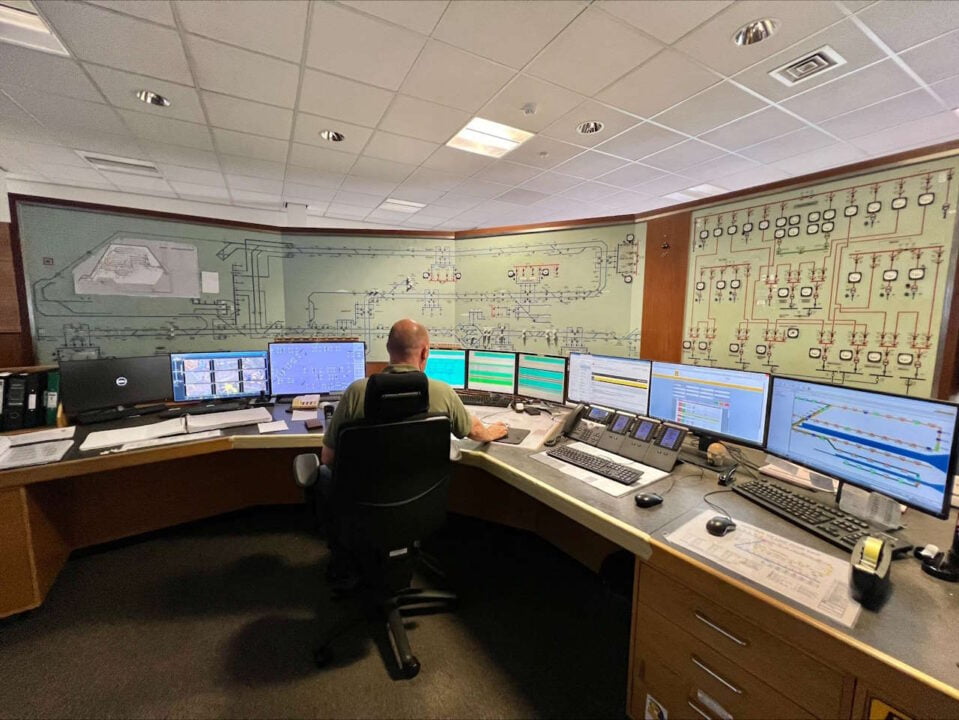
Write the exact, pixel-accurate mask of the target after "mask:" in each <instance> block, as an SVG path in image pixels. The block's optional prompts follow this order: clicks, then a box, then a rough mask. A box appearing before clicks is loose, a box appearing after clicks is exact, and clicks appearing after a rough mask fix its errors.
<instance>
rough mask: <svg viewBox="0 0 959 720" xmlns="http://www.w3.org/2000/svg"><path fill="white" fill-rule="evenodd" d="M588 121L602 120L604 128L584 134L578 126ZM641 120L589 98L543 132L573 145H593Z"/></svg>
mask: <svg viewBox="0 0 959 720" xmlns="http://www.w3.org/2000/svg"><path fill="white" fill-rule="evenodd" d="M587 121H598V122H601V123H603V129H602V130H601V131H600V132H598V133H594V134H592V135H582V134H580V133H579V132H577V131H576V128H577V127H578V126H579V125H580V123H583V122H587ZM640 122H642V121H641V120H640V119H639V118H636V117H633V116H632V115H627V114H626V113H624V112H620V111H619V110H616V109H615V108H610V107H607V106H605V105H603V104H602V103H598V102H596V101H595V100H587V101H586V102H584V103H582V104H581V105H579V106H578V107H576V108H574V109H573V110H571V111H570V112H568V113H566V114H565V115H563V117H561V118H560V119H559V120H557V121H556V122H554V123H553V124H552V125H550V126H549V127H548V128H546V129H545V130H544V131H543V134H544V135H546V136H548V137H551V138H555V139H556V140H562V141H563V142H568V143H570V144H572V145H582V146H583V147H593V146H595V145H599V144H600V143H601V142H604V141H606V140H609V139H610V138H612V137H614V136H616V135H619V133H621V132H623V131H624V130H627V129H629V128H631V127H634V126H635V125H638V124H639V123H640Z"/></svg>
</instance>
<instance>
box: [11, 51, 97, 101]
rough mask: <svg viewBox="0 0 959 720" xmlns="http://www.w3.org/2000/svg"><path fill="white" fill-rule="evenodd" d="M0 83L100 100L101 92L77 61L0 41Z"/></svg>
mask: <svg viewBox="0 0 959 720" xmlns="http://www.w3.org/2000/svg"><path fill="white" fill-rule="evenodd" d="M0 84H3V85H17V86H21V87H27V88H31V89H33V90H37V91H40V92H45V93H51V94H53V95H65V96H66V97H72V98H77V99H78V100H89V101H91V102H103V96H102V95H101V94H100V92H99V91H98V90H97V88H96V86H95V85H94V84H93V83H92V82H90V80H89V78H87V76H86V75H84V73H83V70H82V69H81V68H80V66H79V64H77V62H76V61H74V60H72V59H70V58H65V57H60V56H58V55H51V54H50V53H45V52H40V51H39V50H30V49H28V48H25V47H19V46H17V45H10V44H9V43H0Z"/></svg>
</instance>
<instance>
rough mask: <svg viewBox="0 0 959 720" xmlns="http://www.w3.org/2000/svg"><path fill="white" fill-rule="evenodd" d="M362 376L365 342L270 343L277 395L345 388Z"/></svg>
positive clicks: (341, 390) (271, 381)
mask: <svg viewBox="0 0 959 720" xmlns="http://www.w3.org/2000/svg"><path fill="white" fill-rule="evenodd" d="M362 377H366V346H365V345H364V344H363V343H361V342H295V343H270V383H271V385H272V387H273V394H274V395H303V394H321V395H322V394H327V393H334V392H343V391H344V390H346V388H347V387H349V385H350V383H352V382H353V381H354V380H359V379H360V378H362Z"/></svg>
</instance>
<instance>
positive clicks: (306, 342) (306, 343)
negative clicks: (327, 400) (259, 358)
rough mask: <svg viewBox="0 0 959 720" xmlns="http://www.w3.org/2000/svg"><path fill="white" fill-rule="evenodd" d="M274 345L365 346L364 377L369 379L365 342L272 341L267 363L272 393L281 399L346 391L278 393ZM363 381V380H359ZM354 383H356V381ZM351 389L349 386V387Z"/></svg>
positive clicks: (267, 349) (268, 350)
mask: <svg viewBox="0 0 959 720" xmlns="http://www.w3.org/2000/svg"><path fill="white" fill-rule="evenodd" d="M274 345H362V346H363V377H367V370H366V341H365V340H302V341H301V340H291V341H282V340H271V341H270V342H269V343H268V344H267V346H266V363H267V367H268V368H269V373H270V391H271V392H272V393H273V394H274V395H279V396H281V397H284V396H287V395H330V394H332V393H339V392H343V391H345V390H346V388H343V390H330V391H328V392H323V391H321V390H303V391H298V392H294V393H289V392H284V393H277V391H276V388H274V387H273V363H272V362H271V351H272V350H273V346H274ZM357 379H358V380H361V379H362V378H357ZM353 382H356V380H354V381H353ZM347 387H349V385H348V386H347Z"/></svg>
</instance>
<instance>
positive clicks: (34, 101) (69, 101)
mask: <svg viewBox="0 0 959 720" xmlns="http://www.w3.org/2000/svg"><path fill="white" fill-rule="evenodd" d="M3 91H4V92H5V93H6V94H7V95H8V96H9V97H11V98H13V99H14V100H15V101H16V102H17V104H18V105H19V106H20V107H22V108H23V109H24V110H26V111H27V112H28V113H30V115H32V116H33V117H34V118H36V119H37V120H38V121H39V122H40V123H41V124H43V126H44V127H46V128H47V129H48V130H50V131H52V132H59V131H62V130H67V131H80V130H88V131H90V132H106V133H114V134H117V135H122V134H124V133H126V132H127V129H126V128H125V127H124V125H123V123H122V122H121V121H120V118H118V117H117V115H116V111H115V110H114V109H113V108H112V107H110V106H109V105H103V104H100V103H92V102H87V101H85V100H77V99H75V98H66V97H59V96H57V95H48V94H47V93H42V92H37V91H36V90H28V89H27V88H16V87H4V88H3Z"/></svg>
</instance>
